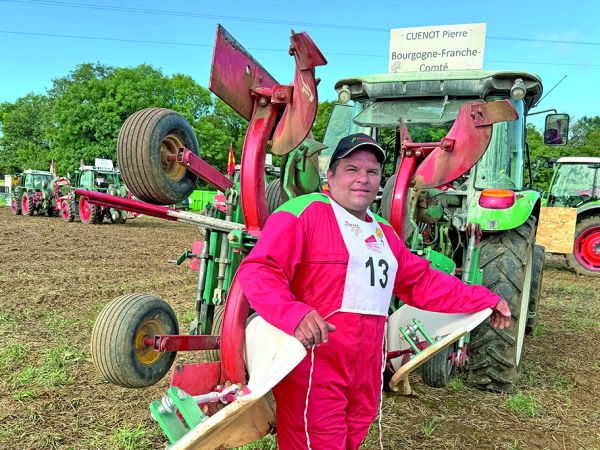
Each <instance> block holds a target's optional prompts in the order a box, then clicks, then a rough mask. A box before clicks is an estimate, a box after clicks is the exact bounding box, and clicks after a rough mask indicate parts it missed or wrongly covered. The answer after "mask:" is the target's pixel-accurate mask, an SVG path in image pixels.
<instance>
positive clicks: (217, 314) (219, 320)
mask: <svg viewBox="0 0 600 450" xmlns="http://www.w3.org/2000/svg"><path fill="white" fill-rule="evenodd" d="M224 314H225V305H218V306H215V310H214V315H213V325H212V332H211V333H212V335H213V336H221V327H222V325H223V316H224ZM206 354H207V356H206V358H207V359H208V361H209V362H217V361H220V360H221V351H220V350H207V352H206Z"/></svg>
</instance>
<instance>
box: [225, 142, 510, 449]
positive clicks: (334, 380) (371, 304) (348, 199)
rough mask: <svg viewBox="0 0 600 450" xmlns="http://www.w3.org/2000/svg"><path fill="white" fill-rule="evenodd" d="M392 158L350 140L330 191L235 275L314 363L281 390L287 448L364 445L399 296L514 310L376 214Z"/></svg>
mask: <svg viewBox="0 0 600 450" xmlns="http://www.w3.org/2000/svg"><path fill="white" fill-rule="evenodd" d="M383 161H385V152H384V151H383V149H382V148H381V147H380V146H379V145H377V143H376V142H375V141H374V140H373V139H372V138H371V137H369V136H367V135H365V134H355V135H351V136H348V137H345V138H343V139H342V140H341V141H340V142H339V144H338V146H337V147H336V149H335V151H334V152H333V155H332V157H331V161H330V164H329V170H328V171H327V181H328V183H329V194H310V195H304V196H301V197H297V198H295V199H292V200H290V201H289V202H287V203H285V204H284V205H282V206H281V207H280V208H279V209H278V210H277V211H276V212H275V213H274V214H272V215H271V216H270V217H269V219H268V220H267V223H266V224H265V227H264V229H263V231H262V233H261V237H260V239H259V240H258V243H257V245H256V247H255V248H254V249H253V250H252V251H251V252H250V254H249V255H248V257H246V259H245V260H244V261H243V262H242V264H241V265H240V269H239V272H238V274H237V277H238V279H239V281H240V283H241V286H242V289H243V291H244V293H245V295H246V297H247V298H248V300H249V302H250V304H251V305H252V307H253V308H254V309H255V310H256V312H258V314H260V315H261V316H262V317H263V318H264V319H265V320H266V321H267V322H269V323H270V324H272V325H274V326H275V327H277V328H279V329H281V330H283V331H285V332H286V333H288V334H290V335H292V336H295V337H296V338H297V339H299V340H300V341H301V342H302V343H303V344H304V346H305V347H306V348H307V349H308V355H307V356H306V358H305V359H304V360H303V361H302V362H301V363H300V364H299V365H298V366H297V367H296V368H295V369H294V370H293V371H292V372H291V373H290V374H289V375H288V376H287V377H285V378H284V379H283V380H282V381H281V382H280V383H279V384H278V385H277V386H276V387H275V388H274V389H273V393H274V395H275V400H276V403H277V441H278V444H279V449H280V450H289V449H294V450H295V449H312V450H321V449H327V450H335V449H339V450H342V449H347V450H349V449H357V448H358V447H359V446H360V443H361V442H362V440H363V438H364V437H365V435H366V434H367V431H368V428H369V425H370V424H371V422H372V421H373V420H374V419H375V417H376V416H377V406H378V400H379V396H380V392H381V376H382V375H381V374H382V370H383V366H382V364H383V362H384V361H383V356H384V355H383V351H384V350H383V349H384V332H385V322H386V318H387V313H388V307H389V303H390V300H391V297H392V294H396V295H397V296H398V297H399V298H400V299H401V300H403V301H404V302H405V303H407V304H409V305H412V306H415V307H418V308H421V309H425V310H430V311H437V312H446V313H470V312H477V311H481V310H483V309H485V308H488V307H490V308H492V309H493V311H494V312H493V313H492V318H491V323H492V325H493V326H498V327H500V328H504V327H507V326H508V325H509V323H510V317H511V314H510V309H509V307H508V304H507V303H506V302H505V301H504V300H502V299H501V298H500V297H498V296H497V295H495V294H492V293H491V292H490V291H489V290H487V289H486V288H484V287H483V286H477V285H472V286H469V285H466V284H464V283H462V282H461V281H460V280H459V279H458V278H455V277H453V276H450V275H446V274H444V273H442V272H439V271H437V270H434V269H432V268H431V266H430V264H429V262H428V261H426V260H425V259H423V258H420V257H418V256H415V255H413V254H412V253H411V252H410V251H409V250H408V249H407V248H406V247H405V246H404V243H403V242H401V241H400V239H399V238H398V237H397V236H396V234H395V233H394V230H393V229H392V227H391V226H390V225H389V224H388V223H387V222H386V221H385V220H383V219H382V218H380V217H379V216H377V215H375V214H373V213H372V212H371V211H369V210H368V207H369V205H370V204H371V203H372V202H373V200H374V199H375V196H376V195H377V192H378V189H379V185H380V182H381V163H382V162H383Z"/></svg>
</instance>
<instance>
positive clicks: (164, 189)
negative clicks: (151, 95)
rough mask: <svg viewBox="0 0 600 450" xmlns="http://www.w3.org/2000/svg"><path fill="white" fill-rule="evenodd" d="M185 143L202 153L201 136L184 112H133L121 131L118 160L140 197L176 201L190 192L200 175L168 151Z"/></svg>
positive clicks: (130, 186) (163, 202)
mask: <svg viewBox="0 0 600 450" xmlns="http://www.w3.org/2000/svg"><path fill="white" fill-rule="evenodd" d="M180 147H186V148H187V149H188V150H190V151H191V152H193V153H194V154H196V155H199V154H200V153H199V148H198V140H197V139H196V135H195V134H194V130H193V128H192V127H191V126H190V124H189V123H188V122H187V120H185V118H184V117H183V116H181V115H180V114H178V113H176V112H175V111H171V110H169V109H164V108H149V109H143V110H141V111H137V112H135V113H133V114H132V115H131V116H129V118H128V119H127V120H126V121H125V123H124V124H123V126H122V127H121V130H120V131H119V138H118V140H117V160H118V162H119V168H120V170H121V175H122V177H123V180H124V181H125V184H126V185H127V188H128V189H129V190H130V191H131V192H132V193H133V194H134V195H135V196H136V197H137V198H138V199H139V200H141V201H144V202H148V203H154V204H158V205H174V204H176V203H179V202H181V201H183V200H185V199H186V198H188V197H189V196H190V194H191V193H192V191H193V190H194V188H195V186H196V180H197V177H196V175H194V174H193V173H192V172H188V171H187V170H186V168H185V167H184V166H182V165H180V164H178V163H177V162H175V161H167V159H166V157H167V155H172V154H176V153H177V151H178V149H179V148H180Z"/></svg>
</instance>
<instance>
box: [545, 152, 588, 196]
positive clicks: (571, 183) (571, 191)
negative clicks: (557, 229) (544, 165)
mask: <svg viewBox="0 0 600 450" xmlns="http://www.w3.org/2000/svg"><path fill="white" fill-rule="evenodd" d="M556 163H557V167H556V172H555V174H554V178H553V179H552V184H551V186H550V192H549V196H548V206H554V207H565V208H579V207H580V206H583V205H585V204H586V203H589V202H592V201H594V200H600V158H595V157H584V156H567V157H563V158H559V159H558V160H557V161H556Z"/></svg>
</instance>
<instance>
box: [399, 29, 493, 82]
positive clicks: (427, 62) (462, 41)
mask: <svg viewBox="0 0 600 450" xmlns="http://www.w3.org/2000/svg"><path fill="white" fill-rule="evenodd" d="M485 27H486V24H485V23H474V24H467V25H445V26H439V27H420V28H396V29H393V30H391V33H390V60H389V65H388V72H434V71H443V70H470V69H482V68H483V49H484V47H485Z"/></svg>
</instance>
